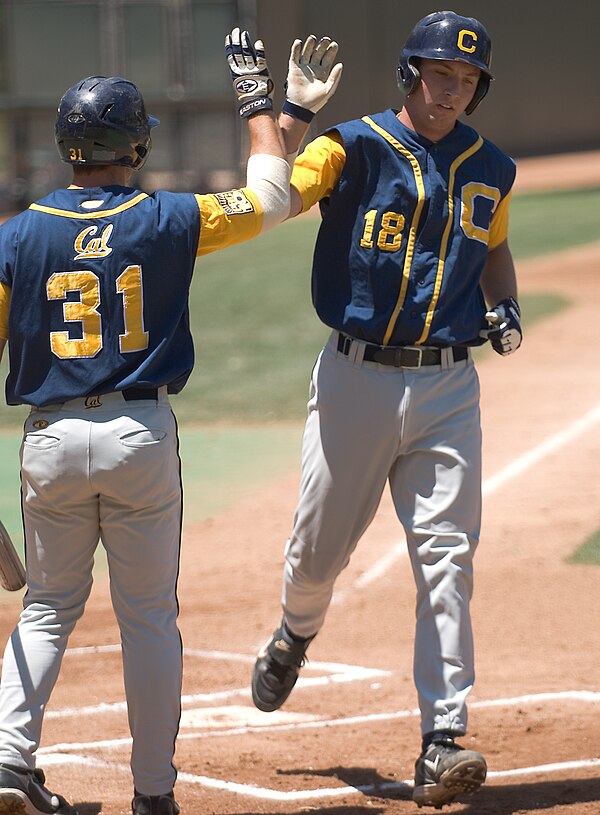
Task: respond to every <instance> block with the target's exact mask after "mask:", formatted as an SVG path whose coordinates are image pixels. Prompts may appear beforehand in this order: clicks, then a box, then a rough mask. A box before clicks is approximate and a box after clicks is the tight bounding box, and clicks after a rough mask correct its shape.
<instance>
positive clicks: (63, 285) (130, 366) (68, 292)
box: [0, 186, 262, 406]
mask: <svg viewBox="0 0 600 815" xmlns="http://www.w3.org/2000/svg"><path fill="white" fill-rule="evenodd" d="M261 226H262V209H261V207H260V203H259V202H258V200H257V199H256V196H255V195H254V194H253V193H252V192H251V191H250V190H248V189H246V188H245V189H242V190H232V191H230V192H227V193H221V194H218V195H193V194H191V193H190V194H188V193H172V192H166V191H158V192H156V193H154V194H152V195H147V194H146V193H143V192H140V191H139V190H134V189H131V188H129V187H118V186H115V187H96V188H88V189H80V188H69V189H62V190H57V191H55V192H53V193H51V194H50V195H49V196H47V197H46V198H44V199H42V200H41V201H38V202H36V203H34V204H32V205H31V206H30V208H29V209H28V210H26V211H25V212H23V213H21V214H20V215H18V216H16V217H15V218H12V219H11V220H9V221H7V222H6V223H5V224H3V225H2V226H1V227H0V330H2V334H6V335H7V336H8V349H9V355H10V363H9V371H10V372H9V377H8V379H7V382H6V399H7V402H8V404H20V403H25V404H31V405H36V406H42V405H47V404H52V403H56V402H63V401H66V400H68V399H72V398H78V397H82V396H88V395H100V394H103V393H110V392H112V391H117V390H123V389H125V388H129V387H148V388H152V387H160V386H164V385H166V386H167V387H168V391H169V393H178V392H179V391H180V390H181V389H182V388H183V386H184V385H185V383H186V381H187V379H188V377H189V375H190V373H191V370H192V367H193V363H194V348H193V342H192V336H191V333H190V328H189V314H188V292H189V286H190V282H191V279H192V273H193V270H194V262H195V260H196V257H197V256H198V255H202V254H206V253H207V252H210V251H213V250H215V249H218V248H222V247H223V246H227V245H230V244H232V243H237V242H240V241H241V240H246V239H248V238H250V237H254V235H256V234H258V233H259V232H260V230H261Z"/></svg>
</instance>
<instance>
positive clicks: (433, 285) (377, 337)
mask: <svg viewBox="0 0 600 815" xmlns="http://www.w3.org/2000/svg"><path fill="white" fill-rule="evenodd" d="M336 134H339V136H337V135H336ZM331 136H332V137H333V139H334V140H336V139H337V140H338V141H339V142H340V145H341V147H340V150H339V151H338V154H337V155H335V154H334V153H335V149H334V151H333V153H332V155H331V156H329V157H326V154H327V153H328V151H327V149H326V148H325V149H324V150H323V147H324V145H323V144H321V145H320V147H319V149H318V150H312V151H311V146H310V145H309V146H308V148H307V150H306V151H305V153H304V154H303V155H301V156H300V157H299V158H298V159H297V167H296V168H295V170H294V173H293V175H292V184H293V185H294V186H295V187H296V188H297V189H298V191H299V192H300V195H301V197H302V199H303V202H304V203H305V208H306V205H307V204H308V205H309V204H310V203H312V201H311V199H310V197H311V190H313V191H314V189H315V187H317V188H318V187H319V185H320V189H321V191H322V193H323V194H325V195H326V197H325V198H323V199H321V214H322V218H323V221H322V224H321V228H320V230H319V235H318V238H317V242H316V247H315V252H314V261H313V276H312V291H313V302H314V305H315V308H316V310H317V313H318V315H319V317H320V318H321V320H322V321H323V322H324V323H325V324H326V325H328V326H330V327H331V328H335V329H337V330H339V331H343V332H345V333H347V334H349V335H351V336H353V337H356V338H358V339H361V340H366V341H368V342H372V343H377V344H384V345H413V344H424V345H434V346H447V345H478V344H480V343H482V342H483V340H482V339H480V337H479V331H480V329H482V328H486V327H487V322H486V320H485V312H486V306H485V302H484V298H483V294H482V292H481V289H480V286H479V280H480V276H481V272H482V270H483V268H484V266H485V263H486V260H487V255H488V251H489V249H490V248H492V249H493V248H494V245H498V244H499V243H500V242H502V240H503V239H504V238H505V237H506V229H507V202H508V200H509V198H510V190H511V187H512V185H513V182H514V178H515V172H516V171H515V164H514V162H513V161H512V159H510V158H509V157H508V156H506V155H505V154H504V153H503V152H502V151H501V150H499V149H498V148H497V147H496V146H495V145H493V144H491V143H490V142H489V141H487V140H485V139H483V138H481V137H480V136H479V135H478V134H477V133H476V132H475V131H474V130H473V129H472V128H470V127H468V126H467V125H464V124H463V123H461V122H457V124H456V127H455V128H454V129H453V130H452V132H451V133H450V134H448V135H447V136H446V137H445V138H443V139H442V140H440V141H438V142H435V143H434V142H431V141H429V140H428V139H426V138H424V137H423V136H421V135H419V134H418V133H415V132H414V131H413V130H411V129H409V128H407V127H405V126H404V125H403V124H402V123H401V122H400V121H399V120H398V118H397V116H396V113H395V112H394V111H393V110H387V111H384V112H383V113H379V114H375V115H373V116H370V117H368V116H366V117H364V118H363V119H359V120H355V121H351V122H346V123H344V124H341V125H339V126H337V127H336V128H335V130H334V131H332V132H331ZM317 141H318V140H317ZM333 147H334V148H335V143H333ZM340 156H341V158H340ZM324 160H325V161H327V162H328V166H327V169H326V171H325V176H327V175H329V176H330V177H331V176H332V174H333V176H334V178H333V183H331V181H330V182H328V181H327V178H326V177H325V178H323V177H322V176H321V175H320V165H321V164H322V163H323V161H324ZM336 174H337V177H335V176H336ZM494 218H497V219H498V220H499V221H502V223H503V226H502V227H501V228H500V229H496V231H495V233H494V232H493V230H492V226H493V219H494Z"/></svg>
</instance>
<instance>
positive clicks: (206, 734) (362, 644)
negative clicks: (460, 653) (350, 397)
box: [0, 244, 600, 815]
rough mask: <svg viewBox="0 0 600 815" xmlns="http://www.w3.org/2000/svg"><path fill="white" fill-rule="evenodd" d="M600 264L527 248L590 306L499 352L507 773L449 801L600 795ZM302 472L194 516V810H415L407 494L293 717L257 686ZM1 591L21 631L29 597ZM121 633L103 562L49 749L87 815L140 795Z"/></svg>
mask: <svg viewBox="0 0 600 815" xmlns="http://www.w3.org/2000/svg"><path fill="white" fill-rule="evenodd" d="M599 268H600V244H599V245H595V246H592V247H584V248H581V249H577V250H571V251H568V252H565V253H563V254H561V255H556V256H554V257H552V258H545V259H542V260H536V261H531V262H527V263H521V264H520V265H519V278H520V289H521V291H522V292H536V291H544V292H556V293H559V294H561V295H563V296H565V297H567V298H568V300H569V302H570V306H569V308H567V309H565V310H564V311H563V312H561V313H560V314H558V315H557V316H555V317H553V318H552V319H548V320H546V321H544V322H542V323H539V324H535V325H534V326H533V327H532V328H531V330H529V331H528V332H527V334H526V339H525V343H524V345H523V348H522V349H521V350H520V351H519V353H517V354H515V355H514V356H512V357H509V358H507V359H501V358H500V357H498V356H497V355H495V354H490V355H489V357H488V358H486V359H485V360H484V361H483V362H481V363H480V364H479V366H478V369H479V374H480V379H481V385H482V412H483V427H484V526H483V531H482V538H481V545H480V548H479V550H478V552H477V557H476V581H475V598H474V602H473V615H474V625H475V636H476V656H477V674H478V676H477V683H476V688H475V691H474V693H473V694H472V696H471V704H470V730H469V735H468V737H467V738H466V739H465V740H464V742H463V743H464V744H465V745H467V746H473V747H475V748H476V749H478V750H481V751H482V752H483V753H484V754H485V756H486V757H487V759H488V762H489V767H490V777H489V780H488V782H487V784H486V785H485V787H484V788H483V789H482V791H481V792H480V793H479V794H478V795H477V796H475V797H473V798H471V799H468V798H467V799H465V802H464V803H457V804H454V805H452V806H451V807H448V808H445V809H444V810H443V811H444V812H447V813H458V812H460V813H464V815H513V814H515V815H516V813H530V812H544V813H548V815H597V813H598V812H599V811H600V734H599V730H598V726H597V722H596V716H597V715H598V713H599V712H600V673H599V671H598V665H599V662H600V638H599V635H598V620H600V592H599V591H598V577H599V572H598V567H585V566H574V565H569V564H567V563H566V562H565V558H566V557H568V556H569V555H570V554H571V553H572V552H573V551H574V550H575V549H576V547H577V546H578V545H579V544H580V543H581V542H582V541H583V540H585V538H586V536H588V535H589V534H590V533H591V532H592V531H594V530H596V529H598V528H599V527H600V481H599V479H598V462H599V461H600V365H599V364H598V352H597V349H598V341H597V339H596V338H595V326H596V324H597V317H598V314H597V312H598V304H599V303H600V274H599ZM307 375H308V372H307ZM297 490H298V474H297V473H296V472H294V473H291V474H290V475H289V476H288V477H286V478H285V479H282V480H281V481H279V482H278V483H275V484H273V485H272V486H271V488H270V489H268V490H262V491H261V492H260V493H259V494H256V495H252V496H251V497H250V498H249V499H247V500H245V501H244V502H242V503H240V504H238V505H237V506H236V507H234V508H233V509H232V510H231V511H229V512H227V513H224V514H222V515H219V516H216V517H214V518H211V519H210V520H208V521H206V522H204V523H202V524H200V525H199V526H197V527H194V528H188V529H186V531H185V536H184V546H183V555H182V571H181V580H180V597H181V629H182V634H183V640H184V644H185V648H186V653H185V672H184V699H183V718H182V728H181V736H180V740H179V743H178V750H177V756H176V760H177V764H178V767H179V771H180V776H179V780H178V784H177V790H176V791H177V797H178V800H179V801H180V803H181V804H182V813H183V815H192V813H193V814H194V815H200V814H201V813H202V815H208V814H209V813H212V814H214V815H226V814H228V813H231V815H233V814H234V813H236V814H237V815H242V813H243V814H244V815H251V813H255V814H256V815H258V813H271V815H280V814H281V815H284V814H285V815H299V813H305V812H310V811H316V812H320V813H326V814H327V815H362V814H363V813H364V815H366V813H382V814H384V815H408V814H409V813H413V814H414V813H416V812H417V808H416V806H415V805H414V804H413V803H412V802H411V800H410V796H411V789H410V781H411V779H412V773H413V762H414V759H415V757H416V753H417V750H418V744H419V723H418V717H417V716H416V715H415V707H416V694H415V691H414V688H413V684H412V677H411V660H412V642H413V631H414V588H413V581H412V576H411V573H410V567H409V562H408V558H407V557H406V553H405V547H404V546H403V538H402V534H401V530H400V529H399V526H398V524H397V521H396V519H395V516H394V513H393V509H392V507H391V501H390V500H389V497H388V496H387V495H386V497H385V499H384V501H383V503H382V506H381V508H380V512H379V513H378V516H377V518H376V519H375V521H374V523H373V525H372V526H371V528H370V529H369V530H368V532H367V534H366V535H365V537H364V539H363V541H362V542H361V544H360V545H359V548H358V550H357V552H356V555H355V557H354V558H353V560H352V563H351V564H350V566H349V567H348V569H347V570H346V571H345V572H344V573H343V575H342V577H341V578H340V581H339V584H338V588H337V592H336V596H335V601H334V604H333V606H332V607H331V609H330V612H329V615H328V618H327V622H326V625H325V627H324V629H323V630H322V632H321V633H320V635H319V637H318V638H317V639H316V640H315V642H314V643H313V645H312V646H311V650H310V657H311V661H310V662H309V664H308V665H307V666H306V668H305V670H304V671H303V674H302V679H301V680H300V683H299V685H298V686H297V688H296V689H295V691H294V693H293V694H292V696H291V697H290V700H289V702H288V703H287V704H286V706H285V707H284V709H283V710H282V711H280V712H279V713H275V714H264V713H259V712H258V711H256V710H254V708H253V707H252V705H251V701H250V697H249V677H250V671H251V667H252V664H253V661H254V654H255V652H256V650H257V648H258V646H259V645H260V644H261V643H262V641H263V640H264V639H265V638H266V637H267V635H268V634H270V632H271V630H272V627H273V626H274V624H275V623H276V622H277V620H278V617H279V605H278V594H279V588H280V575H281V568H282V550H283V544H284V540H285V538H286V536H287V533H288V530H289V525H290V522H291V518H292V513H293V511H294V507H295V501H296V496H297ZM1 600H2V603H1V605H0V609H1V611H2V613H1V619H0V640H2V642H3V641H4V639H5V637H6V636H7V635H8V633H9V631H10V629H11V628H12V626H13V625H14V623H15V621H16V618H17V614H18V610H19V605H18V598H17V597H9V596H8V595H3V596H2V598H1ZM117 643H118V632H117V628H116V624H115V622H114V619H113V616H112V612H111V611H110V601H109V596H108V590H107V586H106V582H105V581H104V580H99V581H97V583H96V585H95V587H94V590H93V592H92V597H91V599H90V601H89V603H88V609H87V611H86V614H85V615H84V618H83V620H82V621H81V623H80V624H79V626H78V628H77V629H76V631H75V633H74V635H73V637H72V639H71V643H70V649H69V651H68V652H67V657H66V658H65V662H64V666H63V672H62V674H61V678H60V680H59V683H58V685H57V688H56V692H55V694H54V696H53V699H52V701H51V704H50V706H49V709H48V713H47V719H46V724H45V729H44V738H43V745H42V749H41V750H40V754H39V764H40V766H42V767H43V768H44V769H45V771H46V774H47V778H48V784H49V786H50V787H51V788H55V789H57V790H59V791H60V792H61V793H63V794H64V795H65V796H66V797H67V798H69V799H70V800H71V801H74V802H78V807H79V810H80V813H81V815H96V813H104V814H105V815H117V813H127V812H129V811H130V810H129V798H130V794H131V781H130V777H129V774H128V751H129V742H128V731H127V719H126V713H125V711H124V708H123V699H124V695H123V687H122V680H121V675H120V653H119V648H118V645H117ZM421 811H422V812H425V811H433V810H421Z"/></svg>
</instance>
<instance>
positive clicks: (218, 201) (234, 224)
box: [196, 187, 263, 257]
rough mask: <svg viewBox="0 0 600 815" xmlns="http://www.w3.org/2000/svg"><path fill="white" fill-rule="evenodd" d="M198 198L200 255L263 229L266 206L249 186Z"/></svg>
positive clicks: (252, 235) (198, 252) (240, 240)
mask: <svg viewBox="0 0 600 815" xmlns="http://www.w3.org/2000/svg"><path fill="white" fill-rule="evenodd" d="M196 200H197V202H198V206H199V208H200V239H199V241H198V251H197V252H196V255H197V257H200V256H201V255H208V254H209V253H210V252H214V251H216V250H217V249H224V248H225V247H226V246H233V245H234V244H236V243H242V242H243V241H249V240H250V239H251V238H255V237H256V236H257V235H258V234H259V232H260V231H261V229H262V222H263V211H262V207H261V205H260V201H259V200H258V198H257V197H256V195H255V194H254V193H253V192H252V190H250V189H248V187H242V188H241V189H239V190H229V191H228V192H219V193H214V194H210V195H196Z"/></svg>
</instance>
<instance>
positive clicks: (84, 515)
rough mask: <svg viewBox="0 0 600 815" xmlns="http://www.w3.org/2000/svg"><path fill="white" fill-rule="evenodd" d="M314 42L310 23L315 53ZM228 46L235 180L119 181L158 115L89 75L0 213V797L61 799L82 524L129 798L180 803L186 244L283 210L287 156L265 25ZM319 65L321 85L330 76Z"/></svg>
mask: <svg viewBox="0 0 600 815" xmlns="http://www.w3.org/2000/svg"><path fill="white" fill-rule="evenodd" d="M323 43H324V44H323ZM330 45H331V40H329V39H328V38H325V39H324V41H322V42H320V43H319V44H318V48H319V49H320V50H319V53H320V54H322V53H323V52H324V51H327V50H328V49H329V47H330ZM294 47H295V48H297V46H296V45H295V46H294ZM336 48H337V46H336ZM226 55H227V59H228V63H229V67H230V71H231V76H232V80H233V85H234V89H235V91H236V93H237V97H238V101H239V113H240V116H241V117H242V118H243V119H244V120H245V121H247V124H248V132H249V138H250V158H249V160H248V166H247V184H246V186H245V187H243V188H242V189H235V190H230V191H226V192H223V193H218V194H214V195H209V194H207V195H193V194H187V193H172V192H166V191H164V190H161V191H158V192H155V193H153V194H147V193H145V192H142V191H140V190H139V189H137V188H136V187H134V186H132V176H133V171H134V170H137V169H139V168H140V167H141V166H142V165H143V163H144V162H145V160H146V158H147V156H148V153H149V151H150V147H151V139H150V131H151V128H152V127H154V126H155V125H157V124H158V120H156V119H154V118H153V117H151V116H148V115H147V113H146V110H145V107H144V102H143V99H142V96H141V95H140V92H139V90H138V89H137V87H136V86H135V85H133V84H132V83H131V82H129V81H127V80H126V79H123V78H120V77H109V78H106V77H101V76H93V77H88V78H86V79H84V80H82V81H81V82H78V83H77V84H76V85H74V86H73V87H72V88H70V89H69V90H68V91H67V92H66V93H65V95H64V96H63V98H62V100H61V102H60V105H59V108H58V114H57V119H56V142H57V146H58V150H59V153H60V156H61V158H62V160H63V161H65V162H67V163H69V164H71V165H72V168H73V182H72V184H71V185H70V186H69V187H68V188H67V189H59V190H56V191H55V192H53V193H51V194H50V195H48V196H47V197H46V198H44V199H42V200H41V201H37V202H36V203H34V204H32V205H31V206H30V207H29V209H28V210H27V211H25V212H23V213H21V214H20V215H18V216H16V217H15V218H13V219H12V220H10V221H8V222H7V223H6V224H5V225H3V226H2V227H1V228H0V357H1V355H2V353H3V351H4V347H5V345H6V344H7V343H8V350H9V357H10V359H9V362H10V365H9V375H8V379H7V383H6V395H7V402H8V403H9V404H27V405H30V406H31V412H30V414H29V416H28V418H27V420H26V422H25V429H24V438H23V444H22V450H21V478H22V495H23V516H24V529H25V548H26V561H27V593H26V595H25V598H24V611H23V612H22V614H21V617H20V620H19V623H18V625H17V627H16V629H15V631H14V633H13V635H12V636H11V638H10V640H9V642H8V644H7V647H6V651H5V655H4V663H3V669H2V683H1V687H0V815H25V814H26V815H46V814H48V815H52V814H53V813H54V814H55V815H75V813H76V810H75V808H74V807H73V806H72V805H70V804H69V803H67V801H66V800H65V799H64V798H63V797H62V796H60V795H56V794H53V793H51V792H50V791H49V790H48V789H47V788H46V787H45V786H44V782H45V779H44V775H43V772H42V771H41V770H40V769H37V768H36V762H35V752H36V749H37V748H38V746H39V742H40V737H41V730H42V718H43V713H44V710H45V708H46V704H47V702H48V699H49V698H50V694H51V691H52V689H53V687H54V684H55V682H56V680H57V677H58V673H59V669H60V665H61V660H62V656H63V654H64V651H65V648H66V645H67V640H68V637H69V635H70V633H71V631H72V630H73V628H74V626H75V624H76V622H77V620H78V619H79V618H80V616H81V614H82V613H83V610H84V605H85V602H86V600H87V598H88V596H89V593H90V589H91V585H92V566H93V558H94V550H95V549H96V546H97V544H98V541H99V538H100V539H101V540H102V543H103V545H104V547H105V549H106V552H107V557H108V567H109V573H110V585H111V594H112V600H113V606H114V610H115V614H116V617H117V620H118V623H119V627H120V631H121V642H122V652H123V668H124V680H125V691H126V697H127V706H128V715H129V725H130V729H131V734H132V737H133V747H132V755H131V768H132V773H133V782H134V798H133V801H132V811H133V813H134V815H177V813H179V806H178V805H177V803H176V802H175V799H174V795H173V787H174V783H175V779H176V769H175V767H174V764H173V755H174V749H175V739H176V736H177V732H178V726H179V718H180V694H181V677H182V645H181V638H180V634H179V630H178V627H177V614H178V603H177V596H176V586H177V576H178V568H179V547H180V532H181V519H182V492H181V481H180V461H179V455H178V441H177V428H176V422H175V418H174V415H173V412H172V410H171V406H170V403H169V395H170V394H175V393H178V392H179V391H181V390H182V388H183V387H184V386H185V383H186V381H187V379H188V377H189V375H190V372H191V370H192V366H193V362H194V352H193V345H192V337H191V334H190V328H189V315H188V291H189V287H190V283H191V280H192V275H193V272H194V264H195V261H196V259H197V258H198V257H201V256H203V255H205V254H207V253H209V252H212V251H215V250H217V249H221V248H223V247H225V246H228V245H231V244H235V243H239V242H241V241H244V240H247V239H250V238H253V237H255V236H257V235H259V234H260V233H261V232H264V231H265V230H267V229H270V228H271V227H272V226H274V225H275V224H277V223H278V222H280V221H281V220H283V219H284V218H285V217H286V216H287V214H288V212H289V174H290V169H289V164H288V162H287V161H286V158H285V155H284V152H283V139H282V134H281V131H280V129H279V126H278V125H277V123H276V121H275V119H274V117H273V113H272V99H271V94H272V90H273V83H272V81H271V79H270V76H269V72H268V68H267V64H266V60H265V55H264V48H263V45H262V42H261V41H260V40H259V41H257V42H256V43H255V44H254V45H253V44H252V43H251V41H250V39H249V36H248V33H247V32H240V31H239V29H234V30H233V31H232V33H231V34H230V35H229V36H228V37H227V39H226ZM297 58H299V57H298V55H297ZM326 80H327V81H319V83H320V86H321V88H322V90H323V98H325V97H326V96H327V95H328V94H330V93H332V92H333V90H334V88H333V87H332V83H331V82H329V78H328V77H327V78H326ZM300 84H302V83H300Z"/></svg>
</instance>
